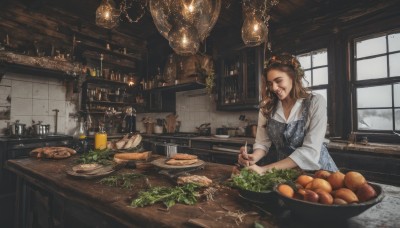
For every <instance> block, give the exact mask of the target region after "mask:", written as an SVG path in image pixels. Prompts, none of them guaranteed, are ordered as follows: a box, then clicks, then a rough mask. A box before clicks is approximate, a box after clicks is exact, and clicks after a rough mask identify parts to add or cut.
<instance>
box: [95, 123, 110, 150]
mask: <svg viewBox="0 0 400 228" xmlns="http://www.w3.org/2000/svg"><path fill="white" fill-rule="evenodd" d="M106 148H107V133H106V132H105V131H104V126H103V125H100V126H99V131H98V132H96V134H95V135H94V149H95V150H104V149H106Z"/></svg>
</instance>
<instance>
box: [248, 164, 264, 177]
mask: <svg viewBox="0 0 400 228" xmlns="http://www.w3.org/2000/svg"><path fill="white" fill-rule="evenodd" d="M246 169H248V170H251V171H253V172H256V173H258V174H260V175H262V174H264V173H265V172H266V171H267V169H266V168H265V166H258V165H250V166H249V167H247V168H246Z"/></svg>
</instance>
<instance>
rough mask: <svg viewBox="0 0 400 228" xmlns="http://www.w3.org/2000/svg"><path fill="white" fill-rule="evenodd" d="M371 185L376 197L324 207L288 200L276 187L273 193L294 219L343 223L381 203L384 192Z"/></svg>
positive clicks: (380, 188)
mask: <svg viewBox="0 0 400 228" xmlns="http://www.w3.org/2000/svg"><path fill="white" fill-rule="evenodd" d="M368 184H369V185H371V186H372V187H373V188H374V189H375V191H376V193H377V196H376V197H375V198H373V199H371V200H369V201H366V202H362V203H352V204H346V205H336V204H332V205H326V204H320V203H312V202H308V201H305V200H300V199H296V198H290V197H287V196H284V195H283V194H281V193H280V192H279V191H278V190H277V189H278V186H279V185H277V186H275V187H274V191H275V192H276V193H277V196H278V198H279V200H281V201H283V205H284V206H285V207H287V209H289V210H290V211H291V213H292V215H293V216H294V217H296V218H300V219H301V220H305V221H317V222H318V221H343V220H346V219H349V218H351V217H354V216H357V215H359V214H361V213H363V212H364V211H366V210H367V209H369V208H370V207H372V206H374V205H376V204H377V203H379V202H381V201H382V199H383V198H384V192H383V190H382V187H381V186H379V185H377V184H372V183H368Z"/></svg>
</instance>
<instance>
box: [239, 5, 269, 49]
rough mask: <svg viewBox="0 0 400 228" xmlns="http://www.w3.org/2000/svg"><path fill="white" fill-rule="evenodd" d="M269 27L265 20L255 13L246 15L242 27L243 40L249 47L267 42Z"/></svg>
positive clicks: (250, 12) (251, 12)
mask: <svg viewBox="0 0 400 228" xmlns="http://www.w3.org/2000/svg"><path fill="white" fill-rule="evenodd" d="M267 37H268V27H267V25H266V24H265V23H264V21H263V20H261V18H260V17H259V16H258V15H257V14H256V13H255V12H254V11H248V12H247V13H245V20H244V22H243V26H242V40H243V42H244V44H245V45H246V46H248V47H254V46H257V45H260V44H262V43H264V42H266V41H267Z"/></svg>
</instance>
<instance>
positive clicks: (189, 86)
mask: <svg viewBox="0 0 400 228" xmlns="http://www.w3.org/2000/svg"><path fill="white" fill-rule="evenodd" d="M205 87H206V85H205V84H204V83H201V82H197V81H196V82H190V83H182V84H176V85H169V86H163V87H157V88H153V89H149V90H143V91H144V92H157V91H160V92H162V91H173V92H181V91H188V90H195V89H204V88H205Z"/></svg>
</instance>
